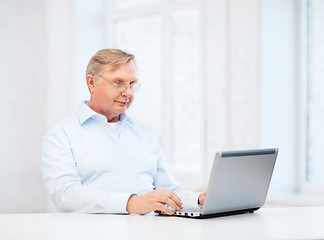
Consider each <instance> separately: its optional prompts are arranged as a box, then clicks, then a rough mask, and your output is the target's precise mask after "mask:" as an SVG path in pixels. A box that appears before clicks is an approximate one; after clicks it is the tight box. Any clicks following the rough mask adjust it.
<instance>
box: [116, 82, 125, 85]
mask: <svg viewBox="0 0 324 240" xmlns="http://www.w3.org/2000/svg"><path fill="white" fill-rule="evenodd" d="M115 84H116V85H118V86H123V85H125V83H124V82H115Z"/></svg>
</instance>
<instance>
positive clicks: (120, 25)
mask: <svg viewBox="0 0 324 240" xmlns="http://www.w3.org/2000/svg"><path fill="white" fill-rule="evenodd" d="M161 25H162V24H161V18H160V17H159V16H148V17H142V18H135V19H131V20H127V21H119V22H117V23H116V35H115V37H116V38H115V41H116V46H115V47H117V48H120V49H122V50H125V51H128V52H130V53H132V54H134V55H135V60H136V64H137V70H138V78H139V82H141V84H142V86H141V89H140V90H139V91H138V92H136V93H135V98H134V102H133V105H132V106H131V107H130V109H129V110H128V113H129V115H131V116H132V117H133V119H134V120H136V122H138V123H139V124H141V125H143V126H145V127H146V128H147V129H149V130H150V131H152V132H153V133H154V134H155V135H156V136H158V137H160V136H161Z"/></svg>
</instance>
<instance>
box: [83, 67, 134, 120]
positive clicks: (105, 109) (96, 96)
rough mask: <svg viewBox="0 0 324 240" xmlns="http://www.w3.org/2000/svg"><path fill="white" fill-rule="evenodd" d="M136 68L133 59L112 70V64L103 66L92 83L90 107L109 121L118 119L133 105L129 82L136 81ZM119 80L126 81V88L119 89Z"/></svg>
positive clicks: (90, 87)
mask: <svg viewBox="0 0 324 240" xmlns="http://www.w3.org/2000/svg"><path fill="white" fill-rule="evenodd" d="M87 81H88V86H89V80H88V79H87ZM136 81H137V79H136V68H135V64H134V62H133V61H129V62H128V63H126V64H124V65H122V66H120V67H119V68H117V69H116V70H114V71H111V66H109V65H106V66H104V67H103V69H102V71H101V73H100V74H99V76H97V77H96V79H94V81H93V84H90V86H89V89H90V91H91V98H90V102H89V107H90V108H92V109H93V110H95V111H96V112H98V113H100V114H103V115H105V116H106V117H107V119H108V121H109V122H115V121H117V120H118V118H119V115H120V114H121V113H123V112H125V111H126V110H127V109H128V107H129V106H130V105H131V103H132V101H133V98H134V95H133V91H132V90H131V89H130V86H129V84H130V83H133V82H136ZM117 82H124V83H125V86H127V88H126V89H118V88H117V87H116V84H115V83H117Z"/></svg>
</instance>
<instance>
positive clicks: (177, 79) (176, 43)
mask: <svg viewBox="0 0 324 240" xmlns="http://www.w3.org/2000/svg"><path fill="white" fill-rule="evenodd" d="M198 23H199V18H198V13H197V12H196V11H191V12H185V13H179V14H177V15H174V17H173V30H174V32H173V34H174V36H173V69H172V72H173V84H172V87H173V89H172V124H173V126H172V137H173V146H174V149H173V162H174V166H175V167H176V165H179V166H180V165H181V166H182V167H183V166H194V165H195V164H198V163H199V162H200V163H201V158H202V155H203V154H202V147H201V146H202V143H203V138H202V133H203V109H202V104H201V103H202V96H201V92H202V91H201V90H202V86H203V82H202V80H201V77H200V74H199V65H200V59H201V57H200V55H199V46H200V42H199V28H198Z"/></svg>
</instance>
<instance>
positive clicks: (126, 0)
mask: <svg viewBox="0 0 324 240" xmlns="http://www.w3.org/2000/svg"><path fill="white" fill-rule="evenodd" d="M159 2H161V0H136V1H134V0H114V1H113V3H114V8H115V9H118V10H120V9H126V8H132V7H141V6H145V5H151V4H156V3H159Z"/></svg>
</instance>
